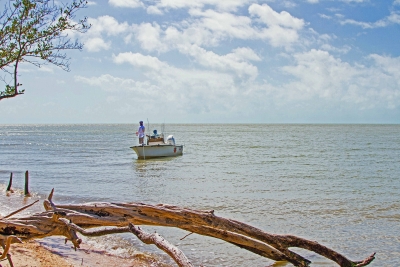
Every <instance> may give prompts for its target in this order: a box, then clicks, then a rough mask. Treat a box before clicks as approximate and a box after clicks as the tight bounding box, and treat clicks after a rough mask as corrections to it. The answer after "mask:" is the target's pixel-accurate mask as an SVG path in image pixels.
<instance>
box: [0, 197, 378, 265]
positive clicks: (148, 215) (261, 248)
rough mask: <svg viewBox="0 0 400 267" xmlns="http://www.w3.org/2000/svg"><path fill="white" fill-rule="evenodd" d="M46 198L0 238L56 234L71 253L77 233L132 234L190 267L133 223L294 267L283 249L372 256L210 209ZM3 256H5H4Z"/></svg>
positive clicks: (300, 261)
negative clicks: (179, 232) (221, 243)
mask: <svg viewBox="0 0 400 267" xmlns="http://www.w3.org/2000/svg"><path fill="white" fill-rule="evenodd" d="M52 196H53V191H52V192H51V193H50V195H49V198H48V199H46V200H45V201H44V207H45V210H46V211H44V212H42V213H37V214H33V215H30V216H27V217H18V218H17V217H15V218H13V217H12V216H11V217H10V216H6V217H4V218H0V234H1V236H0V239H1V240H2V238H3V239H4V237H8V236H15V237H18V238H20V239H22V240H29V239H37V238H43V237H47V236H54V235H61V236H65V237H66V241H67V240H70V241H72V243H73V244H74V247H75V249H76V248H79V245H80V244H81V242H82V241H81V239H80V238H79V237H78V235H77V233H80V234H82V235H85V236H100V235H106V234H113V233H124V232H132V233H134V234H135V235H136V236H137V237H138V238H139V239H141V240H142V241H143V242H145V243H152V244H156V245H157V246H158V247H159V248H161V249H162V250H164V251H165V252H167V253H168V254H169V255H170V256H171V257H172V258H173V259H174V260H175V262H177V264H178V265H179V266H192V265H191V263H190V261H189V260H188V259H187V258H186V257H185V256H184V254H183V253H182V252H181V251H180V250H178V249H177V248H175V247H174V246H173V245H171V244H169V243H168V242H167V241H166V240H164V239H163V238H161V237H160V236H157V235H148V234H146V233H145V232H143V231H142V230H141V229H140V228H138V227H136V226H137V225H156V226H165V227H176V228H180V229H183V230H186V231H189V232H190V233H196V234H200V235H204V236H210V237H214V238H218V239H221V240H224V241H226V242H229V243H231V244H234V245H236V246H238V247H240V248H243V249H246V250H249V251H251V252H253V253H255V254H257V255H259V256H262V257H266V258H269V259H272V260H275V261H288V262H290V263H292V264H293V265H294V266H300V267H305V266H309V265H310V264H311V261H310V260H308V259H306V258H304V257H303V256H301V255H299V254H297V253H295V252H293V251H291V250H290V249H289V248H291V247H298V248H302V249H307V250H310V251H313V252H315V253H318V254H320V255H322V256H324V257H326V258H328V259H330V260H332V261H334V262H336V263H337V264H338V265H339V266H342V267H362V266H367V265H368V264H370V263H371V262H372V261H373V260H374V258H375V253H374V254H372V255H371V256H369V257H367V258H366V259H364V260H361V261H352V260H350V259H348V258H347V257H345V256H344V255H342V254H340V253H338V252H336V251H334V250H333V249H330V248H328V247H326V246H324V245H321V244H319V243H318V242H316V241H312V240H307V239H304V238H301V237H297V236H294V235H276V234H271V233H268V232H265V231H263V230H261V229H258V228H255V227H253V226H251V225H248V224H245V223H242V222H239V221H235V220H231V219H226V218H222V217H219V216H216V215H215V214H214V211H213V210H209V211H205V210H193V209H187V208H182V207H177V206H172V205H166V204H159V205H149V204H144V203H102V202H98V203H85V204H80V205H56V204H54V203H53V202H52ZM14 214H15V213H14ZM139 236H141V237H139ZM142 238H143V239H142ZM163 240H164V241H165V242H164V241H163ZM4 253H6V254H7V252H3V254H4ZM3 257H4V255H3ZM185 264H186V265H185Z"/></svg>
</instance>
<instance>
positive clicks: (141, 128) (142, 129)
mask: <svg viewBox="0 0 400 267" xmlns="http://www.w3.org/2000/svg"><path fill="white" fill-rule="evenodd" d="M139 124H140V126H139V129H138V131H137V132H136V135H137V136H139V145H143V140H144V135H145V131H146V128H145V127H144V126H143V121H140V122H139Z"/></svg>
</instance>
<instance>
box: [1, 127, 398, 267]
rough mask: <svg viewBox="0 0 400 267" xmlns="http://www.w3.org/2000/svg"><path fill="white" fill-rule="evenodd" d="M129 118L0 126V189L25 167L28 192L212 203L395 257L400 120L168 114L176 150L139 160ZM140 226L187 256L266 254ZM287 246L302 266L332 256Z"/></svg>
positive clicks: (278, 227)
mask: <svg viewBox="0 0 400 267" xmlns="http://www.w3.org/2000/svg"><path fill="white" fill-rule="evenodd" d="M136 128H137V127H136V125H128V124H109V125H107V124H102V125H90V124H89V125H1V126H0V184H2V185H3V186H2V187H3V188H4V185H6V184H7V183H8V179H9V176H10V172H13V173H14V182H13V187H14V188H23V181H24V178H23V177H24V173H25V171H26V170H29V173H30V179H31V182H30V183H31V184H30V188H31V191H32V192H34V196H35V197H40V198H43V197H44V196H45V195H46V194H48V193H49V192H50V190H51V188H53V187H54V188H55V201H56V202H58V203H70V202H72V203H79V202H88V201H110V202H111V201H113V202H132V201H134V202H145V203H150V204H157V203H168V204H174V205H178V206H184V207H189V208H193V209H213V210H215V213H216V215H218V216H222V217H226V218H232V219H235V220H239V221H242V222H245V223H248V224H251V225H253V226H256V227H259V228H261V229H263V230H265V231H267V232H270V233H276V234H293V235H298V236H302V237H304V238H308V239H311V240H315V241H318V242H319V243H322V244H324V245H326V246H328V247H331V248H333V249H335V250H337V251H338V252H341V253H343V254H344V255H345V256H347V257H348V258H351V259H354V260H360V259H363V258H364V257H366V256H368V255H370V254H371V253H373V252H377V258H376V260H375V261H374V262H373V264H371V265H370V266H380V267H381V266H388V267H392V266H400V179H399V174H400V125H287V124H282V125H279V124H278V125H269V124H211V125H209V124H167V125H166V127H165V128H166V131H167V132H166V134H173V135H174V137H175V140H176V142H177V143H178V144H184V145H185V147H184V155H183V156H182V157H177V158H169V159H153V160H146V161H143V160H137V159H136V155H135V153H134V151H133V150H131V149H130V148H129V147H130V146H132V145H135V144H137V139H136V137H135V135H134V132H135V131H136ZM150 128H151V129H153V128H157V129H159V130H160V128H161V127H160V125H156V124H154V125H151V127H150ZM0 205H1V206H0V207H1V209H0V213H1V210H3V213H7V211H8V210H12V208H13V207H10V205H11V204H10V203H9V201H6V202H4V201H3V203H1V204H0ZM37 209H39V210H40V209H41V207H37ZM145 230H148V231H150V232H151V231H154V230H157V232H158V233H160V234H161V235H163V236H165V237H166V238H167V239H168V240H169V241H170V242H171V243H174V244H176V245H179V247H180V248H181V249H182V250H183V251H184V252H185V254H186V255H187V256H188V257H189V258H190V259H191V260H192V262H193V263H194V264H195V265H196V266H199V265H204V266H266V265H270V264H273V261H270V260H267V259H263V258H260V257H259V256H257V255H255V254H252V253H249V252H247V251H244V250H241V249H239V248H237V247H235V246H233V245H229V244H226V243H225V242H223V241H220V240H216V239H212V238H208V237H202V236H197V235H190V236H189V237H186V238H185V239H184V240H180V238H182V237H183V236H185V235H186V234H187V232H185V231H181V230H176V229H165V228H155V227H146V228H145ZM118 238H120V239H118ZM118 238H115V237H112V238H111V237H110V239H112V240H113V242H115V243H116V244H117V243H121V242H120V241H121V239H123V240H124V241H127V242H123V243H124V245H123V246H125V247H126V246H129V244H132V245H133V246H140V250H143V251H146V250H148V251H149V252H152V253H159V252H158V251H157V249H154V248H152V247H151V246H142V245H141V244H140V243H139V242H137V241H135V240H134V238H133V237H131V236H126V235H121V236H120V237H118ZM106 241H108V240H106V239H101V241H100V243H101V242H103V243H107V242H106ZM126 243H128V245H127V244H126ZM121 249H123V248H121ZM296 251H299V253H300V254H302V255H303V256H305V257H307V258H309V259H310V260H312V261H313V262H314V265H313V266H336V265H335V264H333V263H332V262H330V261H328V260H325V259H324V258H321V257H319V256H317V255H314V254H313V253H311V252H308V251H300V250H296ZM160 254H161V253H160ZM276 266H291V265H289V264H286V265H285V264H283V265H282V264H281V265H276Z"/></svg>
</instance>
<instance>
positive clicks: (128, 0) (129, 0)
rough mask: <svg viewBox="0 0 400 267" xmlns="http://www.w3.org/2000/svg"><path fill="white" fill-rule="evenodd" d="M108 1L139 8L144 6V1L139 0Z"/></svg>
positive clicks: (120, 5) (117, 4)
mask: <svg viewBox="0 0 400 267" xmlns="http://www.w3.org/2000/svg"><path fill="white" fill-rule="evenodd" d="M108 3H109V4H110V5H112V6H116V7H128V8H137V7H142V6H143V3H142V2H141V1H138V0H109V1H108Z"/></svg>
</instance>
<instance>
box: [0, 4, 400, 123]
mask: <svg viewBox="0 0 400 267" xmlns="http://www.w3.org/2000/svg"><path fill="white" fill-rule="evenodd" d="M77 15H78V16H77V17H79V16H87V17H88V18H89V22H90V23H91V24H92V28H91V29H90V30H89V31H88V32H87V33H86V34H84V35H70V36H71V37H72V38H74V39H75V38H79V40H80V41H81V42H83V43H84V44H85V47H84V49H83V50H82V51H80V52H79V51H72V52H69V53H68V55H69V56H70V57H71V61H70V62H71V65H70V68H71V71H70V72H64V71H62V70H60V69H58V68H57V67H54V66H50V65H47V66H45V67H42V68H40V69H37V68H35V67H33V66H30V65H23V66H21V68H20V77H19V80H20V82H21V83H22V84H23V88H25V89H26V93H25V94H24V95H21V96H18V97H16V98H12V99H5V100H2V101H0V112H1V114H2V116H1V118H0V123H3V124H4V123H137V121H138V120H140V119H142V120H147V119H149V120H150V122H165V123H223V122H226V123H243V122H246V123H400V0H379V1H378V0H296V1H294V0H259V1H257V0H191V1H189V0H151V1H148V0H108V1H107V0H102V1H100V0H98V1H93V0H91V1H89V5H88V7H87V8H86V9H84V10H81V11H79V13H78V14H77Z"/></svg>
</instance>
